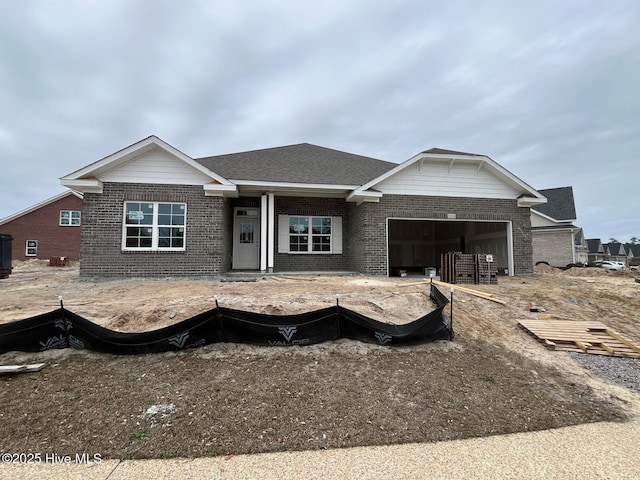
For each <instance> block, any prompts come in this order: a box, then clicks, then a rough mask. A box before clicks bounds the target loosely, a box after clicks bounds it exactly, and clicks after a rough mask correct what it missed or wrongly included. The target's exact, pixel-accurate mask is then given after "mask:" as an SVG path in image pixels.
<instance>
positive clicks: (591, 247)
mask: <svg viewBox="0 0 640 480" xmlns="http://www.w3.org/2000/svg"><path fill="white" fill-rule="evenodd" d="M587 249H588V251H589V262H588V263H594V262H600V261H602V260H604V259H605V251H604V246H603V245H602V241H601V240H600V239H599V238H588V239H587Z"/></svg>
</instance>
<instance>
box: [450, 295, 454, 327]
mask: <svg viewBox="0 0 640 480" xmlns="http://www.w3.org/2000/svg"><path fill="white" fill-rule="evenodd" d="M449 293H450V294H451V300H450V301H449V322H451V328H453V288H450V289H449Z"/></svg>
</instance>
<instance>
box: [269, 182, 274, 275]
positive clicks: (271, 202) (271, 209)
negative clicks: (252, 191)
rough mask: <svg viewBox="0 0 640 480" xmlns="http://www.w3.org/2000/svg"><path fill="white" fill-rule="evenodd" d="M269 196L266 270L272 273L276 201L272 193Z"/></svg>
mask: <svg viewBox="0 0 640 480" xmlns="http://www.w3.org/2000/svg"><path fill="white" fill-rule="evenodd" d="M268 196H269V202H268V203H269V218H268V221H269V226H268V228H267V231H268V232H269V249H268V253H267V269H268V271H269V272H273V255H274V251H275V248H276V241H275V240H276V201H275V197H274V195H273V192H269V193H268Z"/></svg>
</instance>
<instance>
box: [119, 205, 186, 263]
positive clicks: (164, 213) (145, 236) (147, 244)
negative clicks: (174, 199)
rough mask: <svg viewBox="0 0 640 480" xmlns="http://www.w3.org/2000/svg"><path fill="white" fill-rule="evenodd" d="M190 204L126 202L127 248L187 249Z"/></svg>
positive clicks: (124, 223)
mask: <svg viewBox="0 0 640 480" xmlns="http://www.w3.org/2000/svg"><path fill="white" fill-rule="evenodd" d="M186 224H187V205H186V204H184V203H162V202H125V204H124V222H123V234H122V236H123V249H124V250H159V251H162V250H167V251H170V250H184V249H185V230H186Z"/></svg>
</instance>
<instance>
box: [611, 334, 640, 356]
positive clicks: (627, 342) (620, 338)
mask: <svg viewBox="0 0 640 480" xmlns="http://www.w3.org/2000/svg"><path fill="white" fill-rule="evenodd" d="M606 332H607V335H609V336H610V337H613V338H615V339H616V340H618V341H619V342H620V343H624V344H625V345H626V346H627V347H628V348H630V349H631V350H633V351H634V352H636V353H639V354H640V347H639V346H638V345H634V344H633V343H632V342H631V341H630V340H628V339H626V338H624V337H623V336H622V335H620V334H619V333H618V332H615V331H613V330H611V329H609V328H607V330H606Z"/></svg>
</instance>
